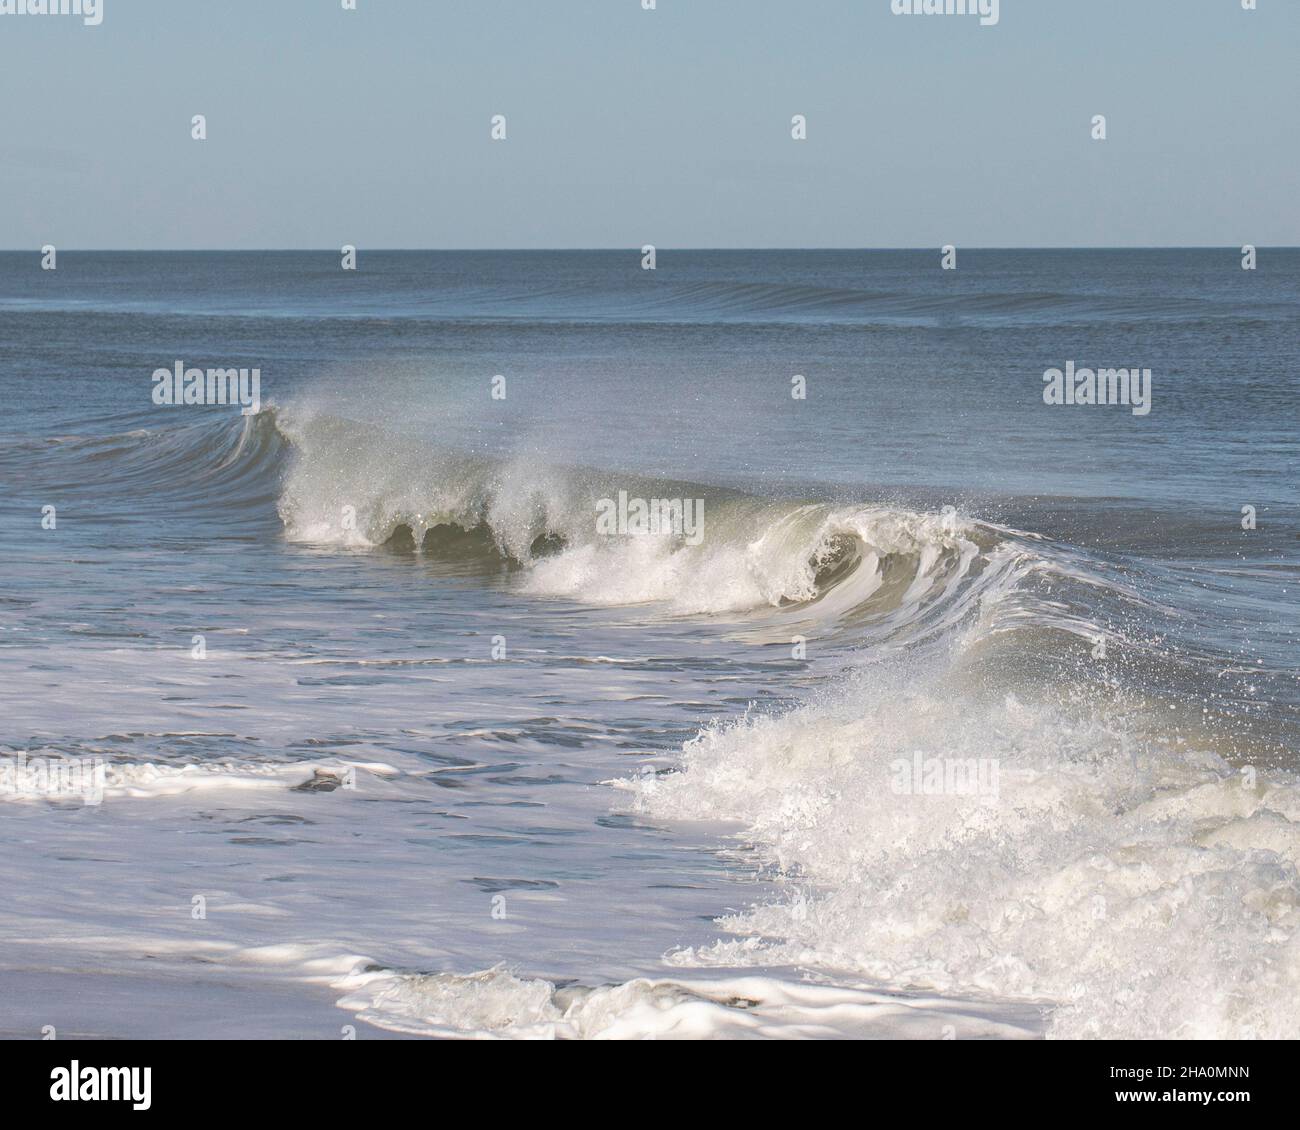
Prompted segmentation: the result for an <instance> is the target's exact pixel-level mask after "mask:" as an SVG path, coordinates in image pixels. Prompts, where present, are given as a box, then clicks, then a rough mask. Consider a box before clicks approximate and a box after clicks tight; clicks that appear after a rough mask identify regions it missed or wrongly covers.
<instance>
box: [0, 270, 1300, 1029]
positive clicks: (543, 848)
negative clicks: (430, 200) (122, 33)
mask: <svg viewBox="0 0 1300 1130" xmlns="http://www.w3.org/2000/svg"><path fill="white" fill-rule="evenodd" d="M939 260H940V257H939V253H938V252H937V250H936V251H918V252H904V251H810V252H801V251H788V252H786V251H734V252H706V251H682V252H672V251H667V250H663V249H661V250H660V252H659V255H658V264H657V269H656V270H654V271H646V270H642V269H641V257H640V254H639V252H638V251H636V250H635V249H630V250H628V251H617V252H615V251H601V252H365V251H363V252H362V253H361V255H360V259H359V269H358V270H356V271H355V272H352V271H343V270H341V269H340V263H339V257H338V255H336V254H334V253H331V252H320V253H298V252H284V253H109V252H103V253H88V252H87V253H77V252H75V251H68V252H62V253H60V256H59V260H58V269H57V270H55V271H43V270H41V269H40V257H39V256H38V255H36V254H35V253H21V254H20V253H3V254H0V393H2V394H3V397H4V411H3V414H2V415H0V757H2V758H4V759H7V762H6V763H7V764H9V765H10V766H11V767H15V768H14V770H13V772H14V773H15V775H14V776H13V777H11V778H10V782H11V787H9V788H8V789H7V790H6V789H2V788H0V889H2V890H3V892H4V894H3V899H0V1033H3V1034H7V1035H28V1034H29V1035H38V1034H39V1033H40V1031H41V1030H42V1028H43V1027H44V1026H47V1025H49V1026H54V1027H55V1028H56V1029H57V1030H58V1033H59V1036H60V1038H63V1037H64V1036H65V1035H66V1036H74V1035H90V1036H113V1037H135V1036H231V1037H244V1038H247V1037H258V1036H276V1037H296V1036H301V1037H311V1036H323V1037H326V1038H329V1037H337V1036H338V1035H339V1034H341V1033H342V1032H343V1031H344V1028H345V1026H347V1025H354V1026H356V1027H357V1028H358V1029H359V1030H360V1031H361V1032H362V1033H363V1034H364V1035H367V1036H377V1035H385V1034H386V1035H393V1036H396V1035H399V1034H402V1035H410V1034H441V1035H447V1034H477V1035H493V1036H506V1037H510V1036H538V1035H540V1036H560V1037H575V1036H602V1035H604V1036H610V1035H615V1036H658V1037H668V1036H698V1035H729V1036H788V1035H835V1034H854V1035H880V1036H905V1037H911V1036H915V1037H918V1038H942V1036H944V1035H955V1036H957V1037H960V1038H965V1037H979V1036H983V1037H998V1036H1012V1037H1037V1036H1044V1035H1046V1036H1054V1037H1072V1036H1113V1037H1150V1036H1170V1037H1202V1036H1220V1037H1249V1036H1260V1037H1265V1036H1267V1037H1290V1038H1296V1037H1300V1012H1297V1009H1296V1007H1295V1001H1296V1000H1297V998H1298V997H1300V872H1298V871H1297V866H1298V864H1300V756H1298V754H1300V654H1298V650H1297V640H1300V602H1298V601H1297V594H1298V591H1300V570H1298V568H1297V550H1298V549H1300V541H1298V540H1297V539H1298V538H1300V511H1298V509H1297V506H1298V504H1300V491H1298V490H1297V482H1298V481H1300V479H1298V473H1300V251H1295V250H1269V249H1261V251H1260V261H1259V269H1258V270H1255V271H1243V270H1242V269H1241V263H1240V253H1239V252H1238V251H1237V250H1236V249H1223V250H1166V251H1046V250H1045V251H994V250H989V251H963V252H962V253H961V257H960V263H959V267H958V269H957V270H955V271H945V270H941V269H940V262H939ZM178 362H179V363H180V364H181V365H182V367H183V368H186V367H198V368H203V369H205V370H206V369H208V368H227V367H232V368H247V369H250V370H251V369H253V368H257V369H258V370H259V373H260V398H259V401H260V402H259V404H258V409H259V410H258V411H257V412H256V413H255V414H249V415H244V414H242V413H241V410H240V407H239V406H238V405H234V406H230V405H226V406H222V405H210V404H208V405H200V404H189V405H173V406H160V405H157V404H155V403H154V400H153V394H154V390H155V384H154V381H153V379H152V374H153V373H154V372H155V370H157V369H160V368H161V369H172V368H173V367H174V366H175V365H176V364H177V363H178ZM1067 364H1072V365H1073V366H1074V367H1077V368H1084V367H1089V368H1093V369H1095V368H1099V367H1125V368H1134V369H1150V370H1151V382H1150V394H1151V395H1150V403H1149V408H1150V410H1149V412H1146V413H1138V412H1134V411H1133V410H1131V408H1130V407H1129V406H1126V405H1105V406H1103V405H1080V404H1074V405H1071V404H1048V403H1045V402H1044V377H1043V374H1044V372H1045V371H1046V370H1048V369H1052V368H1060V369H1063V370H1064V369H1065V367H1066V366H1067ZM498 377H499V378H502V379H500V380H497V379H496V378H498ZM795 377H801V378H803V380H802V385H801V384H800V382H798V381H794V382H793V383H792V378H795ZM799 391H803V392H804V393H805V395H804V396H803V397H802V398H798V397H796V396H792V392H799ZM494 393H495V394H496V395H494ZM502 393H504V396H502ZM620 492H623V493H620ZM623 498H626V499H644V500H652V499H668V500H680V501H681V502H682V503H683V504H684V505H685V504H689V505H690V506H691V507H692V512H693V513H695V514H696V515H697V516H698V517H699V518H700V524H699V528H698V530H697V533H698V535H699V536H698V537H694V538H692V537H688V536H687V531H686V530H685V529H684V528H683V529H682V530H678V531H675V532H670V533H669V534H666V535H665V534H660V535H654V534H649V535H644V536H637V535H635V534H631V533H622V532H617V531H616V532H613V533H610V532H608V531H607V530H604V529H602V528H601V526H600V525H599V523H598V515H599V514H600V512H601V508H602V507H603V506H607V505H608V504H609V500H614V501H616V502H617V501H618V500H620V499H623ZM50 508H53V509H52V510H51V509H50ZM1246 508H1250V509H1246ZM24 759H25V760H24ZM67 759H72V761H68V760H67ZM37 764H40V765H44V766H47V767H48V766H52V765H55V764H69V765H71V764H75V765H78V766H81V767H83V768H84V767H88V766H94V765H98V766H99V767H100V769H99V770H98V772H100V774H101V776H100V778H98V779H99V780H101V782H102V795H97V796H96V797H94V798H88V796H87V795H84V794H83V795H72V794H71V793H68V794H64V795H52V793H51V790H49V789H47V790H45V791H44V792H42V791H40V790H36V791H33V790H30V789H27V790H24V789H23V788H19V787H17V785H16V784H15V782H18V781H19V780H20V775H19V769H20V768H21V767H22V766H26V769H25V770H23V771H24V772H27V773H28V778H27V779H29V780H30V779H34V778H32V777H31V772H32V771H33V770H32V767H33V766H34V765H37ZM50 772H53V770H50ZM964 773H967V774H969V773H973V774H974V775H973V776H968V777H966V778H963V776H962V774H964ZM963 780H965V782H966V783H965V785H963V783H962V782H963ZM0 783H2V782H0ZM88 799H94V800H98V801H99V803H88Z"/></svg>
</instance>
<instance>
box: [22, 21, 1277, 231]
mask: <svg viewBox="0 0 1300 1130" xmlns="http://www.w3.org/2000/svg"><path fill="white" fill-rule="evenodd" d="M357 8H358V10H357V11H344V10H343V9H342V6H341V3H340V0H221V2H220V3H217V2H208V0H104V20H103V23H102V25H100V26H99V27H85V26H83V24H82V21H81V20H80V19H78V18H75V17H62V16H55V17H51V16H43V17H42V16H31V15H27V16H0V99H3V107H4V111H3V114H0V247H7V248H28V247H39V246H40V245H41V244H43V243H46V242H49V243H54V244H56V245H57V246H59V247H60V248H69V249H71V248H78V247H80V248H258V247H277V248H297V247H313V248H315V247H319V248H336V247H339V246H341V245H342V244H344V243H354V244H356V245H358V246H360V247H365V248H377V247H435V248H436V247H449V248H450V247H639V246H640V245H642V244H644V243H654V244H656V245H658V246H661V247H823V246H825V247H931V246H934V247H937V246H940V245H942V244H944V243H954V244H957V245H958V246H967V247H972V246H1163V245H1219V246H1240V245H1241V244H1243V243H1255V244H1258V245H1261V246H1268V245H1297V244H1300V207H1298V206H1297V201H1300V160H1298V159H1297V157H1298V154H1300V65H1298V62H1300V2H1298V0H1259V10H1258V11H1254V12H1247V11H1243V10H1242V9H1241V3H1240V0H1001V4H1000V13H999V14H1000V19H999V22H998V24H997V26H995V27H981V26H980V25H979V22H978V20H977V19H976V18H974V17H963V16H895V15H893V14H892V13H891V11H890V3H889V0H802V2H798V3H796V2H791V0H785V2H778V0H658V6H657V8H656V9H655V10H654V11H644V10H642V8H641V0H357ZM200 113H201V114H204V115H206V117H207V120H208V131H209V138H208V140H207V141H205V142H196V141H193V140H191V138H190V120H191V118H192V116H193V115H194V114H200ZM498 113H499V114H504V115H506V118H507V123H508V138H507V140H506V141H504V142H493V141H492V140H491V139H490V136H489V131H490V119H491V117H492V115H494V114H498ZM794 114H804V115H806V117H807V121H808V135H809V136H808V140H807V141H806V142H795V141H793V140H792V139H791V137H790V120H791V117H792V115H794ZM1094 114H1105V115H1106V117H1107V130H1108V139H1107V140H1106V141H1105V142H1096V141H1093V140H1092V139H1091V137H1090V122H1091V118H1092V116H1093V115H1094Z"/></svg>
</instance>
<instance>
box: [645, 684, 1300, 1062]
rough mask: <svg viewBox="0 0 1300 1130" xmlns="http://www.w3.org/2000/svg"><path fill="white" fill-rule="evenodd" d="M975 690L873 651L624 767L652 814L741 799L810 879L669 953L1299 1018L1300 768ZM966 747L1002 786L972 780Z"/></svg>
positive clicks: (702, 961)
mask: <svg viewBox="0 0 1300 1130" xmlns="http://www.w3.org/2000/svg"><path fill="white" fill-rule="evenodd" d="M969 692H970V688H969V687H963V686H962V685H961V673H960V672H959V671H956V670H954V671H953V672H951V673H949V674H948V675H947V676H946V677H944V678H933V677H924V676H922V677H919V678H917V677H911V678H909V677H901V678H900V677H897V676H894V677H890V676H886V675H884V674H883V673H882V672H881V671H880V670H879V669H875V670H872V671H869V672H864V673H863V674H862V675H860V676H859V677H857V678H855V679H854V680H853V681H852V683H851V684H850V685H849V686H847V687H844V688H841V689H840V690H838V691H836V692H833V693H831V694H829V695H828V696H827V697H826V699H825V700H823V701H819V702H815V703H810V704H808V705H806V706H803V707H801V708H799V709H796V710H794V711H792V712H790V713H788V714H785V715H782V716H778V717H768V716H759V717H753V718H750V719H748V720H745V721H743V722H739V723H735V724H729V725H718V726H714V727H710V728H709V729H707V730H706V731H705V732H704V733H702V734H701V735H700V736H699V737H698V738H696V739H694V740H693V741H691V742H689V743H688V744H687V746H686V748H685V749H684V750H683V753H682V757H681V763H680V766H679V767H678V768H676V769H675V770H674V771H672V772H666V773H662V774H658V775H650V776H644V775H643V776H640V777H637V778H633V779H630V780H628V781H625V782H623V783H622V786H621V787H623V788H625V789H627V790H629V792H630V793H631V795H632V798H633V800H634V803H635V806H636V809H637V811H639V812H642V813H644V814H646V815H648V816H650V817H653V818H656V819H662V820H671V821H679V820H686V821H694V820H702V821H710V822H717V821H725V822H731V823H733V824H734V825H736V826H737V827H738V833H737V834H738V835H739V837H740V838H741V839H742V840H743V841H745V842H747V843H750V844H753V845H755V846H757V847H758V848H759V849H760V850H761V851H762V853H763V855H764V857H765V858H766V859H767V861H768V862H769V863H770V865H771V866H772V867H773V868H774V869H776V871H777V872H778V873H779V874H780V875H782V876H784V881H785V885H786V887H787V889H788V897H786V898H785V899H782V900H778V901H774V902H770V903H767V904H764V905H758V906H754V907H752V908H751V909H750V910H748V911H746V912H744V913H741V914H736V915H733V916H730V917H728V918H726V919H724V920H723V922H722V923H721V924H722V925H723V926H724V927H725V928H726V929H727V930H728V931H730V932H731V933H733V934H735V935H737V936H738V937H737V938H736V939H735V940H719V941H718V942H716V943H714V944H712V945H710V946H706V947H697V948H687V949H684V950H680V951H678V952H676V953H674V954H672V955H671V957H670V963H671V964H673V965H675V966H678V967H681V968H690V967H706V968H707V967H710V966H714V965H721V966H726V967H734V966H760V967H761V966H768V965H799V966H803V967H808V968H813V969H823V970H826V971H841V972H843V971H851V972H852V973H855V974H858V975H860V976H863V977H866V978H869V979H870V980H871V981H873V982H875V983H878V984H881V985H890V986H906V987H911V988H917V989H922V990H929V991H933V992H938V993H942V994H945V995H950V994H951V995H961V994H968V993H981V994H988V995H991V996H992V997H994V998H996V999H1000V1000H1023V1001H1036V1002H1040V1003H1042V1004H1043V1005H1044V1006H1046V1007H1047V1008H1048V1009H1049V1010H1050V1023H1049V1026H1048V1030H1047V1031H1048V1034H1049V1035H1051V1036H1056V1037H1112V1038H1114V1037H1121V1038H1144V1037H1158V1036H1165V1037H1174V1038H1208V1037H1215V1038H1224V1037H1232V1038H1275V1039H1280V1038H1295V1037H1296V1035H1297V1032H1298V1031H1300V1030H1298V1029H1297V1018H1296V1013H1295V1009H1294V1007H1293V1002H1294V1001H1295V1000H1296V998H1297V994H1300V874H1298V873H1297V865H1298V864H1300V781H1298V780H1297V779H1296V777H1295V776H1294V775H1293V774H1290V773H1286V772H1273V773H1267V774H1256V773H1255V772H1254V771H1253V770H1249V769H1247V770H1242V769H1240V768H1238V767H1234V766H1232V765H1230V764H1228V763H1226V762H1225V761H1224V760H1223V759H1222V758H1221V757H1219V756H1217V755H1216V754H1215V753H1214V752H1213V751H1212V750H1209V749H1204V748H1201V749H1198V748H1195V747H1190V746H1188V745H1185V744H1183V743H1182V742H1180V741H1179V740H1177V739H1176V738H1168V739H1162V738H1161V737H1159V736H1158V729H1159V727H1160V725H1161V724H1162V720H1161V719H1159V718H1155V719H1151V718H1145V719H1144V718H1142V717H1141V716H1140V715H1137V716H1134V717H1131V718H1129V717H1124V716H1123V714H1122V713H1121V712H1120V707H1119V706H1118V705H1117V704H1113V703H1112V704H1108V705H1106V706H1104V707H1098V705H1097V704H1095V703H1093V704H1085V703H1080V704H1077V708H1076V709H1068V708H1066V707H1065V706H1064V705H1054V704H1051V703H1047V702H1037V703H1031V702H1027V701H1022V700H1020V699H1018V698H1016V697H1014V696H1008V697H1005V698H1000V699H999V698H993V699H985V700H983V701H981V698H980V696H978V695H973V694H971V693H969ZM1164 724H1165V725H1167V723H1164ZM954 762H956V763H959V764H961V765H962V766H964V767H965V771H966V773H967V777H966V779H967V780H968V781H977V780H978V781H979V783H980V784H986V783H987V781H986V780H983V779H980V778H979V772H980V768H981V765H982V763H988V762H992V764H993V765H995V766H996V770H997V771H996V775H995V777H994V785H995V788H994V789H992V790H989V789H988V788H977V787H971V788H968V789H956V790H954V789H953V788H952V787H951V781H950V780H949V781H947V782H945V776H944V770H945V769H946V768H948V767H949V766H951V765H952V764H953V763H954ZM931 786H933V787H931Z"/></svg>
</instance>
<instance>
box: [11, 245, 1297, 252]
mask: <svg viewBox="0 0 1300 1130" xmlns="http://www.w3.org/2000/svg"><path fill="white" fill-rule="evenodd" d="M49 246H55V245H53V244H51V245H49ZM353 246H355V247H356V250H357V251H358V252H363V251H365V252H400V253H405V254H427V253H432V252H436V253H442V254H466V253H477V254H555V253H557V252H560V253H570V254H573V253H590V252H611V253H612V252H618V253H623V252H630V253H634V254H640V252H641V249H642V247H643V246H646V245H640V246H632V245H627V246H617V247H389V246H375V247H366V246H362V245H353ZM653 246H654V248H655V251H656V252H660V251H671V252H701V251H706V252H718V251H799V252H808V251H840V252H843V251H917V252H925V253H927V254H929V253H932V252H935V251H942V249H943V246H945V245H942V244H940V245H934V246H924V247H920V246H901V245H891V246H884V245H881V246H876V247H843V246H841V247H830V246H817V247H773V246H767V247H760V246H753V247H740V246H734V247H703V246H701V247H671V246H667V245H664V244H654V245H653ZM953 246H954V247H956V248H957V250H958V251H1225V250H1235V251H1239V250H1240V249H1241V248H1242V247H1245V246H1252V247H1256V248H1266V249H1268V250H1270V251H1296V250H1300V244H1288V243H1283V244H1272V243H1257V244H1249V245H1248V244H1235V243H1223V244H1218V243H1201V244H1196V243H1155V244H1075V245H1072V246H1071V245H1066V244H1059V245H1051V244H1032V245H1031V244H1021V245H993V244H978V245H977V244H964V245H963V244H960V243H958V244H953ZM340 250H341V248H336V247H72V246H68V247H59V248H58V251H59V252H60V254H67V253H70V252H71V253H76V254H96V255H105V254H107V255H264V254H274V255H315V254H321V255H337V254H338V253H339V251H340ZM40 253H41V248H40V247H35V248H33V247H4V248H0V255H39V254H40Z"/></svg>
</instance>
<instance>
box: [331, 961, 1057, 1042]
mask: <svg viewBox="0 0 1300 1130" xmlns="http://www.w3.org/2000/svg"><path fill="white" fill-rule="evenodd" d="M334 984H335V988H338V989H342V990H345V991H346V993H347V995H346V996H345V997H344V998H343V999H342V1000H341V1001H340V1002H339V1003H340V1005H341V1007H343V1008H346V1009H350V1010H352V1011H354V1012H356V1013H357V1015H358V1017H359V1018H360V1019H362V1020H365V1021H367V1022H368V1023H371V1024H375V1025H377V1026H378V1027H381V1028H386V1029H389V1030H391V1031H396V1032H410V1033H416V1034H419V1035H425V1036H441V1037H445V1038H461V1039H464V1038H471V1039H569V1040H573V1039H596V1040H618V1039H640V1040H644V1039H656V1040H663V1039H724V1038H725V1039H777V1038H779V1039H796V1038H803V1039H835V1038H857V1039H871V1038H889V1039H921V1040H937V1039H945V1038H952V1039H957V1038H960V1039H992V1038H1003V1039H1017V1038H1025V1037H1027V1036H1031V1035H1033V1034H1035V1032H1036V1029H1037V1028H1038V1021H1037V1016H1036V1014H1035V1013H1034V1012H1033V1011H1032V1010H1026V1009H1016V1008H1014V1007H1008V1006H1006V1005H997V1004H989V1003H984V1004H978V1003H973V1002H968V1001H957V1000H945V999H941V998H937V997H933V996H924V995H920V994H914V995H902V994H886V993H879V992H870V991H867V990H864V989H857V988H851V987H839V986H833V985H817V984H810V983H805V982H799V981H794V980H786V979H780V978H777V977H771V976H740V977H727V978H714V979H707V980H706V979H695V980H686V979H680V978H679V979H671V980H668V979H657V978H639V979H637V980H633V981H627V982H623V983H621V984H617V985H604V986H598V987H595V988H586V987H573V988H568V989H557V988H556V986H555V985H554V984H552V983H551V982H549V981H544V980H538V979H529V978H522V977H518V976H516V975H514V974H512V973H510V972H509V971H507V970H505V969H500V968H496V969H488V970H484V971H482V972H479V973H472V974H468V975H461V974H452V973H441V974H397V973H393V972H391V971H387V970H384V971H364V972H363V971H358V972H354V973H352V974H350V975H349V976H347V977H345V978H342V979H341V980H339V981H337V982H335V983H334Z"/></svg>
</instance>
